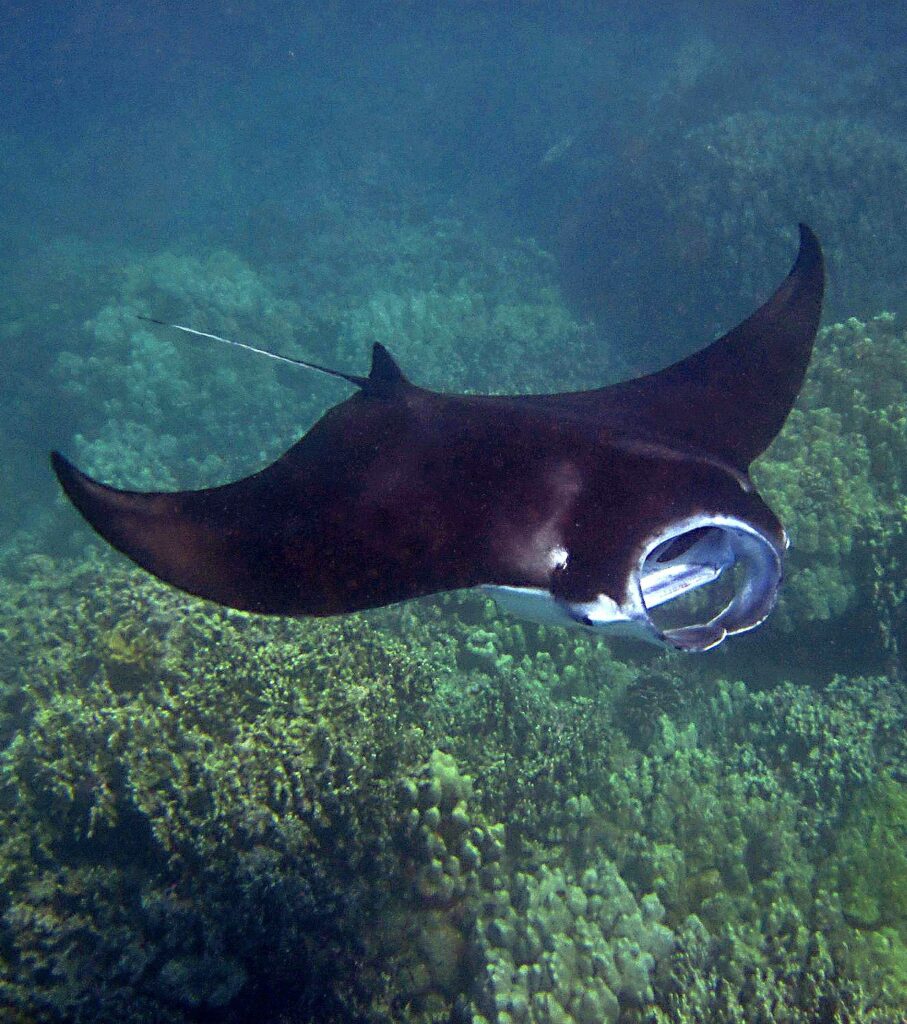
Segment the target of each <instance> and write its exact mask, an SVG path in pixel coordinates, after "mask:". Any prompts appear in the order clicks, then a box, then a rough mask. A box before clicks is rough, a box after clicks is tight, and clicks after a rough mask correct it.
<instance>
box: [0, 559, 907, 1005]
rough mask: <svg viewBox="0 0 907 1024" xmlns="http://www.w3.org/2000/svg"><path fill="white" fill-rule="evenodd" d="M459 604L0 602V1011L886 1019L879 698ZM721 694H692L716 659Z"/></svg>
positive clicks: (80, 576)
mask: <svg viewBox="0 0 907 1024" xmlns="http://www.w3.org/2000/svg"><path fill="white" fill-rule="evenodd" d="M496 614H497V613H496V612H495V610H494V608H493V607H492V606H491V605H488V604H486V603H485V602H483V601H481V600H479V599H478V598H446V599H440V600H437V601H430V602H425V603H423V604H419V605H414V606H406V607H404V608H397V609H389V610H385V611H383V612H381V613H379V614H374V615H372V616H369V617H364V616H351V617H348V618H344V619H340V620H330V621H324V622H298V621H286V620H266V619H260V618H255V617H251V616H247V615H243V614H239V613H233V612H229V611H225V610H222V609H218V608H215V607H213V606H210V605H207V604H204V603H201V602H198V601H195V600H193V599H191V598H188V597H186V596H185V595H182V594H179V593H177V592H175V591H172V590H170V589H167V588H165V587H163V586H161V585H159V584H157V583H156V582H155V581H153V580H151V579H149V578H148V577H146V576H144V575H143V574H140V573H136V572H132V571H128V570H126V569H125V568H123V567H122V565H121V564H120V563H114V562H113V561H101V560H98V558H97V557H96V556H92V557H90V558H89V559H88V560H87V561H85V562H82V563H79V564H74V563H62V562H53V561H51V560H49V559H45V558H42V557H36V558H32V559H30V560H28V561H26V562H24V563H23V564H22V565H21V566H20V567H19V574H18V577H17V579H15V580H6V581H3V582H0V635H2V637H3V643H2V645H0V750H2V753H0V1022H10V1024H12V1022H17V1024H24V1022H31V1021H35V1022H37V1021H47V1022H70V1021H72V1022H88V1021H91V1022H99V1024H104V1022H114V1021H116V1022H118V1024H128V1022H132V1021H142V1022H151V1021H154V1022H161V1024H186V1022H201V1021H204V1022H214V1021H218V1022H220V1021H222V1022H225V1024H234V1022H235V1024H241V1022H247V1021H256V1022H261V1021H272V1022H274V1024H290V1022H310V1021H311V1022H314V1021H318V1022H331V1021H335V1022H341V1021H344V1022H348V1021H357V1022H367V1024H372V1022H375V1024H378V1022H390V1021H402V1022H426V1024H427V1022H433V1024H442V1022H443V1024H469V1022H472V1024H530V1022H531V1024H567V1022H574V1021H575V1022H577V1024H613V1022H639V1024H642V1022H646V1024H668V1022H676V1024H680V1022H692V1021H695V1022H715V1024H718V1022H722V1024H725V1022H729V1021H739V1022H746V1024H767V1022H791V1024H794V1022H802V1024H806V1022H816V1024H819V1022H833V1021H851V1022H858V1021H860V1022H869V1021H875V1022H884V1021H892V1022H893V1021H900V1020H903V1019H904V1016H905V1008H907V852H905V851H907V785H905V783H904V782H903V781H902V780H903V779H904V778H905V777H907V775H905V772H907V744H905V735H907V731H905V723H907V702H905V700H904V697H903V693H902V691H901V690H899V688H898V687H897V686H896V685H895V684H894V683H893V682H892V681H891V680H890V679H888V678H885V677H882V676H879V677H875V678H860V679H858V678H845V677H836V678H834V679H831V680H829V681H828V682H827V683H826V684H824V685H823V686H821V687H819V686H816V685H815V683H813V685H809V686H808V685H805V684H802V683H797V682H796V681H794V680H791V681H787V682H778V683H777V684H775V685H773V686H771V687H767V688H761V689H760V688H758V687H757V686H756V685H754V684H753V683H751V682H748V681H747V680H745V679H738V678H734V677H731V678H727V677H726V676H727V674H728V673H727V672H726V670H727V668H728V663H727V662H724V661H720V660H710V659H703V660H693V659H689V658H681V657H678V656H675V655H658V656H655V655H651V654H645V655H644V656H642V657H639V658H634V660H633V661H628V662H626V663H625V662H622V661H620V660H618V659H617V658H616V657H615V656H614V654H613V653H612V652H611V651H609V649H608V648H607V647H605V646H604V645H602V644H601V643H600V642H597V641H594V640H591V639H589V638H584V637H580V636H570V635H567V634H564V633H562V632H546V631H545V630H544V629H543V628H536V627H532V626H524V625H518V624H514V623H512V622H508V621H502V620H499V619H497V618H496ZM722 669H723V670H724V674H722V672H721V671H720V670H722Z"/></svg>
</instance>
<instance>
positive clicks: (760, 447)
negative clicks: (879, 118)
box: [51, 225, 824, 651]
mask: <svg viewBox="0 0 907 1024" xmlns="http://www.w3.org/2000/svg"><path fill="white" fill-rule="evenodd" d="M823 288H824V270H823V260H822V252H821V249H820V246H819V243H818V241H817V239H816V237H815V235H814V234H813V232H812V231H811V230H810V229H809V228H808V227H806V226H805V225H800V244H799V252H798V254H797V257H796V261H795V263H794V265H793V268H792V269H791V271H790V273H789V275H788V276H787V278H786V279H785V280H784V281H783V282H782V284H781V285H780V287H779V288H778V289H777V291H775V293H774V294H773V295H772V296H771V298H770V299H769V300H768V301H767V302H766V303H765V304H764V305H763V306H761V307H760V308H759V309H758V310H757V311H756V312H755V313H753V314H752V315H751V316H750V317H748V318H747V319H746V320H744V321H743V322H742V323H741V324H739V325H738V326H737V327H735V328H734V329H733V330H731V331H730V332H729V333H728V334H726V335H724V336H723V337H722V338H720V339H718V340H717V341H714V342H713V343H712V344H710V345H708V346H707V347H705V348H703V349H701V350H700V351H698V352H696V353H695V354H693V355H691V356H689V357H688V358H686V359H682V360H680V361H679V362H676V363H674V364H673V365H671V366H668V367H667V368H665V369H662V370H660V371H658V372H655V373H651V374H648V375H646V376H643V377H638V378H636V379H634V380H628V381H624V382H623V383H619V384H614V385H612V386H608V387H602V388H597V389H594V390H591V391H580V392H568V393H563V394H541V395H461V394H449V393H443V392H437V391H432V390H429V389H427V388H423V387H419V386H418V385H416V384H413V383H412V382H411V381H410V380H408V379H407V377H406V376H404V374H403V372H402V371H401V369H400V367H399V366H398V365H397V363H396V362H395V361H394V359H393V358H392V356H391V355H390V354H389V352H388V351H387V349H385V348H384V346H382V345H380V344H378V343H376V344H375V345H374V347H373V350H372V361H371V370H370V372H369V374H368V376H359V375H356V374H352V373H344V372H342V371H340V370H334V369H329V368H327V367H324V366H320V365H318V364H315V363H308V362H306V361H304V360H296V359H290V358H289V357H281V356H278V355H277V354H276V353H267V352H266V353H265V354H270V355H272V356H274V357H275V358H284V359H286V361H288V362H294V363H299V364H301V365H302V366H305V367H308V368H310V369H314V370H318V371H320V372H323V373H328V374H330V375H331V376H334V377H339V378H340V379H342V380H344V381H346V382H348V383H349V384H350V385H352V386H353V387H354V388H355V392H354V393H353V394H352V395H351V396H350V397H349V398H347V399H346V400H345V401H343V402H340V403H339V404H338V405H336V406H334V407H333V408H331V409H330V410H328V412H327V413H325V415H324V416H322V418H321V419H320V420H318V422H317V423H315V425H314V426H313V427H312V428H311V429H310V430H309V431H308V433H306V434H305V435H304V436H303V437H302V438H301V440H299V441H298V442H297V443H296V444H294V445H293V446H292V447H291V448H290V449H289V450H288V451H287V452H286V453H285V454H284V455H282V456H281V457H280V458H279V459H277V461H276V462H274V463H272V464H271V465H269V466H267V467H266V468H264V469H262V470H260V471H259V472H257V473H254V474H252V475H251V476H248V477H245V478H244V479H241V480H237V481H235V482H234V483H228V484H225V485H223V486H219V487H210V488H205V489H203V490H194V491H178V492H174V493H164V492H150V493H142V492H137V491H128V490H117V489H115V488H112V487H108V486H106V485H105V484H103V483H100V482H98V481H97V480H93V479H91V478H90V477H88V476H86V475H85V474H84V473H82V472H80V471H79V470H78V469H76V468H75V466H73V465H72V463H70V462H69V461H67V460H66V459H65V458H64V457H63V456H62V455H60V454H59V453H58V452H54V453H53V454H52V456H51V458H52V463H53V468H54V470H55V471H56V474H57V477H58V478H59V481H60V483H61V485H62V487H63V489H64V491H65V492H66V494H67V495H68V496H69V498H70V500H71V501H72V503H73V504H74V505H75V507H76V508H77V509H78V510H79V512H81V513H82V515H83V516H84V517H85V519H86V520H87V521H88V522H89V524H90V525H91V526H92V527H93V528H94V529H95V530H96V531H97V532H98V533H99V534H100V535H101V536H102V537H103V538H105V539H106V540H107V541H108V542H109V543H110V544H112V545H113V546H114V547H115V548H117V549H118V550H119V551H121V552H123V553H124V554H125V555H127V556H128V557H129V558H131V559H132V560H133V561H134V562H136V563H138V565H140V566H142V567H143V568H144V569H147V570H148V571H149V572H151V573H153V574H154V575H155V576H157V577H159V578H160V579H162V580H164V581H165V582H167V583H170V584H172V585H174V586H175V587H179V588H181V589H182V590H184V591H187V592H188V593H190V594H195V595H197V596H199V597H203V598H207V599H208V600H211V601H216V602H218V603H219V604H222V605H226V606H228V607H231V608H237V609H242V610H245V611H249V612H260V613H264V614H270V615H288V616H302V615H313V616H326V615H339V614H343V613H347V612H354V611H358V610H362V609H368V608H376V607H379V606H382V605H387V604H391V603H394V602H399V601H406V600H409V599H411V598H416V597H420V596H423V595H428V594H436V593H439V592H442V591H453V590H462V589H467V588H478V589H480V590H481V591H484V592H485V593H487V594H490V595H491V596H492V597H494V598H495V599H496V600H497V601H498V602H499V603H500V604H501V605H502V606H504V607H505V608H506V609H508V610H510V611H513V612H516V613H517V614H520V615H523V616H525V617H527V618H530V619H534V620H536V621H542V622H549V623H555V624H559V625H564V626H571V625H572V626H579V627H584V628H586V629H591V630H605V629H607V630H612V631H617V632H622V633H626V634H630V635H636V636H640V637H643V638H646V639H649V640H652V641H655V642H657V643H661V644H663V645H668V646H670V647H674V648H677V649H680V650H684V651H705V650H708V649H710V648H713V647H715V646H716V645H717V644H720V643H721V642H722V641H723V640H724V639H725V637H727V636H733V635H735V634H738V633H744V632H746V631H748V630H751V629H754V628H755V627H756V626H758V625H759V624H760V623H761V622H763V621H764V619H765V618H766V616H767V615H768V614H769V612H770V611H771V609H772V607H773V605H774V604H775V601H776V598H777V593H778V588H779V586H780V584H781V579H782V561H783V556H784V552H785V550H786V548H787V546H788V539H787V535H786V533H785V531H784V528H783V526H782V525H781V523H780V522H779V520H778V518H777V517H776V516H775V514H774V513H773V512H772V510H771V509H770V508H769V507H768V505H767V504H766V503H765V502H764V501H763V499H762V498H761V497H760V496H759V495H758V494H757V493H756V491H755V489H754V487H753V484H752V482H751V481H750V477H749V473H748V471H749V467H750V464H751V463H752V461H753V460H754V459H755V458H756V457H757V456H758V455H760V454H761V453H762V452H763V451H764V450H765V449H766V447H767V446H768V445H769V444H770V443H771V441H772V440H773V438H774V437H775V435H776V434H777V433H778V431H779V430H780V429H781V427H782V425H783V423H784V421H785V419H786V418H787V415H788V413H789V412H790V409H791V407H792V405H793V403H794V401H795V399H796V397H797V394H798V392H799V390H800V387H801V385H802V383H803V377H804V374H805V372H806V367H807V364H808V362H809V358H810V353H811V350H812V345H813V340H814V338H815V335H816V332H817V330H818V326H819V317H820V312H821V305H822V294H823ZM167 326H171V327H178V328H179V329H180V330H184V331H188V332H189V333H192V334H202V332H199V331H194V330H192V329H190V328H185V327H180V326H179V325H175V324H171V325H167ZM204 336H206V337H215V336H214V335H204ZM217 340H220V341H227V340H228V339H222V338H218V339H217ZM230 344H238V345H240V347H244V348H253V346H248V345H243V344H242V343H239V342H230ZM255 351H259V350H255ZM723 574H724V578H725V580H728V579H731V581H732V589H731V593H730V598H729V600H728V602H727V604H726V605H725V606H724V607H720V610H719V611H718V612H717V614H714V615H712V616H711V617H708V616H707V617H706V621H704V622H698V621H693V622H683V623H681V624H679V625H669V626H663V625H659V624H658V623H656V621H655V620H654V619H653V615H652V612H653V610H655V609H657V608H659V607H660V606H663V605H669V604H670V603H671V602H675V601H677V599H678V598H680V597H683V596H684V595H688V594H692V593H693V592H696V591H699V589H700V588H703V587H705V586H706V585H708V584H712V583H714V582H715V581H716V580H718V579H719V577H722V575H723ZM697 597H701V595H699V594H697ZM681 603H682V602H681ZM700 603H701V602H700ZM721 603H722V604H723V603H724V602H723V599H722V602H721ZM689 604H690V607H691V609H692V610H693V612H695V611H696V608H697V607H698V605H697V603H696V601H695V600H690V601H689Z"/></svg>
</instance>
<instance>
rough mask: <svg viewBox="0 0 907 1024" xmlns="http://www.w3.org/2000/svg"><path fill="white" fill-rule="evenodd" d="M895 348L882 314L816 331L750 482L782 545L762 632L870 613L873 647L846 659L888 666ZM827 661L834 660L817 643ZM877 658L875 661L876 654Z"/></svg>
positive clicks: (902, 456)
mask: <svg viewBox="0 0 907 1024" xmlns="http://www.w3.org/2000/svg"><path fill="white" fill-rule="evenodd" d="M905 465H907V338H905V334H904V332H903V331H900V330H898V328H897V324H896V321H895V320H894V318H893V317H892V316H890V315H889V314H882V315H881V316H878V317H876V318H874V319H873V320H871V321H868V322H865V323H864V322H862V321H859V320H856V319H855V318H851V319H850V320H848V321H847V322H846V323H843V324H835V325H833V326H831V327H828V328H826V329H824V330H823V331H821V332H820V335H819V338H818V340H817V342H816V351H815V355H814V357H813V362H812V365H811V367H810V370H809V373H808V375H807V380H806V384H805V386H804V388H803V392H802V394H801V396H800V398H799V400H798V403H797V407H796V408H795V409H794V411H793V412H792V413H791V415H790V417H789V419H788V421H787V424H786V425H785V427H784V429H783V430H782V432H781V434H780V436H779V437H778V439H777V440H776V441H775V443H774V444H773V445H772V447H771V448H770V449H769V451H768V453H767V454H766V456H765V457H764V458H763V459H761V460H760V461H759V462H758V463H757V464H756V466H755V467H754V473H753V475H754V479H755V481H756V484H757V486H758V487H759V488H760V490H761V491H762V493H763V494H764V495H765V497H766V499H767V500H768V501H769V503H770V504H771V505H772V506H773V507H774V508H775V509H776V511H777V512H778V514H779V516H780V518H781V519H782V521H783V522H784V524H785V526H786V528H787V530H788V533H789V534H790V537H791V550H790V552H789V554H788V571H787V578H786V580H785V586H784V589H783V591H782V595H781V601H780V606H779V609H778V613H777V614H776V616H775V617H774V619H773V623H772V624H773V627H774V628H780V629H781V630H783V631H784V632H787V633H793V632H795V631H796V632H798V633H799V634H800V635H801V637H802V635H803V631H804V629H806V630H810V629H812V630H814V631H815V630H818V632H816V633H815V636H816V638H817V641H818V640H819V638H822V639H826V640H832V641H833V635H831V634H829V633H828V632H826V633H824V634H823V633H822V632H821V628H822V624H823V623H841V622H842V621H844V620H845V619H846V618H847V617H853V616H854V615H856V614H858V613H859V611H860V610H861V609H865V608H867V607H870V608H874V614H875V618H876V621H877V623H878V627H877V631H876V635H875V637H873V636H872V635H871V634H867V635H866V637H865V638H864V649H863V650H859V651H857V652H856V654H857V655H858V657H859V658H860V659H862V660H863V663H864V664H867V665H873V664H874V665H875V666H878V665H880V664H881V663H882V661H883V659H884V658H885V657H886V656H887V657H888V658H889V660H893V659H894V658H896V656H897V651H898V645H899V642H900V634H901V632H902V623H903V616H902V615H901V614H900V612H899V604H900V602H899V593H900V591H899V589H898V587H897V585H895V584H894V583H893V582H892V581H896V580H900V579H903V576H904V562H903V557H902V556H901V555H900V554H899V553H900V552H901V551H902V550H903V544H902V543H901V542H900V540H899V538H902V537H903V533H904V522H905V508H904V502H903V498H902V494H903V489H904V486H905V484H907V474H905V470H904V466H905ZM821 646H824V647H825V649H826V650H828V651H829V654H830V656H831V657H832V658H836V659H840V657H841V652H840V651H839V650H837V648H836V647H835V645H834V643H833V642H832V643H830V644H823V645H820V649H821ZM886 652H887V655H886Z"/></svg>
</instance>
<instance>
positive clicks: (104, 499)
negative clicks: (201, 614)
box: [51, 452, 298, 614]
mask: <svg viewBox="0 0 907 1024" xmlns="http://www.w3.org/2000/svg"><path fill="white" fill-rule="evenodd" d="M51 462H52V465H53V469H54V472H55V473H56V475H57V478H58V480H59V481H60V484H61V486H62V487H63V490H64V491H65V492H66V495H67V497H68V498H69V499H70V501H71V502H72V503H73V505H75V507H76V508H77V509H78V510H79V512H81V514H82V515H83V516H84V517H85V519H86V520H87V521H88V523H89V524H90V525H91V526H92V527H93V528H94V530H95V531H97V533H99V534H100V535H101V536H102V537H103V538H104V539H105V540H106V541H108V543H110V544H111V545H112V546H113V547H115V548H116V549H117V550H118V551H121V552H122V553H123V554H124V555H127V556H128V557H129V558H131V559H132V560H133V561H134V562H136V563H137V564H138V565H140V566H141V567H142V568H143V569H147V570H148V571H149V572H151V573H153V574H154V575H155V576H157V577H158V578H159V579H162V580H163V581H164V582H165V583H171V584H173V585H174V586H177V587H179V588H180V589H181V590H185V591H187V592H188V593H190V594H195V595H196V596H198V597H205V598H208V599H209V600H212V601H217V602H219V603H220V604H223V605H227V606H229V607H231V608H239V609H243V610H246V611H258V612H265V613H277V614H293V613H294V612H295V611H297V610H298V609H297V608H296V607H295V606H294V601H295V600H297V599H298V593H297V592H298V586H289V585H288V584H287V579H286V577H287V567H286V564H285V563H284V564H280V560H279V556H278V555H277V552H276V549H275V543H274V541H275V537H274V536H273V531H272V532H271V533H269V530H268V526H269V524H268V511H269V510H268V509H267V508H266V507H265V508H262V510H261V516H260V518H259V517H258V516H257V515H256V503H257V501H258V495H257V494H256V491H259V492H260V490H261V489H260V488H256V487H255V486H254V484H251V485H250V481H255V477H252V478H248V479H247V480H243V481H238V482H237V483H235V484H227V485H226V486H224V487H215V488H211V489H209V490H202V491H178V492H174V493H155V492H152V493H141V492H138V491H121V490H117V489H116V488H114V487H108V486H107V485H106V484H102V483H99V482H98V481H97V480H93V479H92V478H91V477H89V476H87V475H86V474H85V473H82V472H80V471H79V470H78V469H76V467H75V466H74V465H73V464H72V463H71V462H69V461H68V460H67V459H65V458H64V457H63V456H62V455H61V454H60V453H59V452H53V453H52V454H51ZM256 521H258V522H259V523H260V528H259V529H255V527H254V526H253V525H252V524H254V523H255V522H256ZM278 540H279V538H278ZM271 562H273V566H272V565H271V564H269V563H271ZM272 568H273V571H271V570H272Z"/></svg>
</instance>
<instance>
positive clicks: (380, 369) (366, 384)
mask: <svg viewBox="0 0 907 1024" xmlns="http://www.w3.org/2000/svg"><path fill="white" fill-rule="evenodd" d="M137 319H139V320H144V321H145V322H146V323H149V324H157V325H158V326H159V327H170V328H172V329H173V330H174V331H182V332H183V333H184V334H192V335H194V336H195V337H197V338H208V339H209V340H210V341H219V342H222V343H223V344H224V345H232V346H233V347H234V348H242V349H245V350H246V352H254V353H255V354H256V355H260V356H267V357H268V359H276V360H277V361H278V362H280V363H290V364H291V365H292V366H302V367H304V368H305V369H306V370H316V371H317V372H318V373H324V374H327V375H328V376H329V377H338V378H339V379H340V380H345V381H347V382H348V383H350V384H353V385H355V386H356V387H357V388H361V389H362V390H363V391H368V390H369V389H370V388H374V387H375V386H376V385H379V384H408V383H409V381H408V380H407V379H406V377H404V375H403V371H402V370H401V369H400V367H399V366H398V365H397V363H396V361H395V360H394V357H393V356H392V355H391V354H390V352H388V350H387V349H386V348H385V347H384V346H383V345H382V344H381V342H379V341H376V342H375V343H374V344H373V345H372V368H371V370H370V372H369V375H368V376H367V377H363V376H361V375H360V374H358V373H344V371H343V370H334V369H332V368H331V367H329V366H322V365H321V364H320V363H312V362H309V361H308V360H307V359H295V358H294V357H293V356H285V355H283V354H281V353H280V352H273V351H271V349H267V348H259V347H258V346H257V345H250V344H248V342H245V341H234V340H233V339H232V338H222V337H221V336H220V335H219V334H209V333H208V332H207V331H197V330H196V329H195V328H194V327H185V326H184V325H183V324H171V323H168V322H167V321H166V320H157V319H155V318H154V317H152V316H138V317H137Z"/></svg>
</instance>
